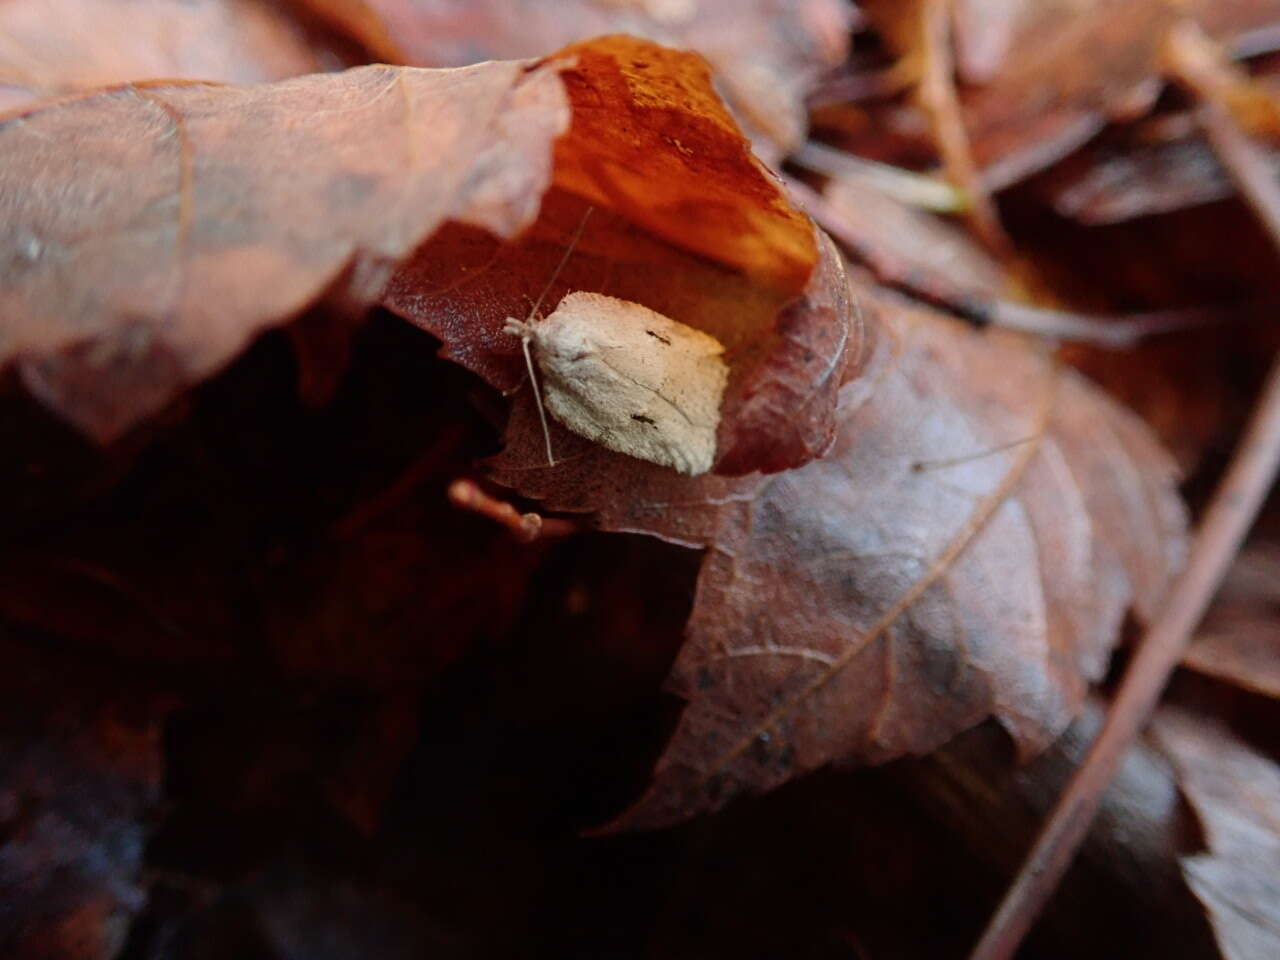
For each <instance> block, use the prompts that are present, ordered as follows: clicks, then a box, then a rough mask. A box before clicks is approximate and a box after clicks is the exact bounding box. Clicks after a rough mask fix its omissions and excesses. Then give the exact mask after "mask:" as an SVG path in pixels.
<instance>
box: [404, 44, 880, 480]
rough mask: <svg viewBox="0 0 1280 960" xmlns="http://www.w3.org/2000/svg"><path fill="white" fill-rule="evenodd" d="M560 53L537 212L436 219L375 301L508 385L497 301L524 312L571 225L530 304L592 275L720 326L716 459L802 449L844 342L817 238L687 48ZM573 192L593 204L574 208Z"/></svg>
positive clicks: (821, 440)
mask: <svg viewBox="0 0 1280 960" xmlns="http://www.w3.org/2000/svg"><path fill="white" fill-rule="evenodd" d="M566 55H572V56H574V57H575V58H576V61H577V62H576V64H575V65H574V66H573V67H571V68H568V69H567V70H566V71H565V72H564V74H563V76H564V79H565V85H566V88H567V90H568V93H569V99H570V103H571V106H572V111H573V123H572V126H571V128H570V130H569V132H568V134H567V135H566V136H565V137H563V138H562V139H561V140H560V141H559V142H558V143H557V146H556V165H555V169H554V184H555V187H556V188H557V189H555V190H553V191H552V192H551V193H549V194H548V197H547V201H546V203H545V204H544V207H543V214H542V217H541V218H540V220H539V221H538V223H537V224H536V225H535V226H534V228H533V229H532V230H530V231H529V232H528V233H527V234H525V235H524V236H523V237H521V238H520V239H519V241H518V242H516V243H501V242H499V241H497V240H495V239H494V238H492V237H490V236H488V235H485V234H483V233H481V232H480V231H475V230H461V229H458V230H452V229H450V230H445V231H442V232H441V233H440V234H439V235H438V236H437V237H435V238H434V239H433V240H432V242H430V243H429V244H427V245H426V246H425V247H423V248H422V249H421V250H420V251H419V252H418V254H417V255H416V256H415V257H414V259H413V261H412V262H411V263H409V264H408V265H406V267H405V268H404V269H402V270H401V271H400V272H399V273H398V274H397V275H396V277H395V278H394V279H393V280H392V283H391V284H390V286H389V288H388V292H387V297H386V300H385V303H386V305H387V306H388V307H390V308H391V309H392V310H394V311H396V312H397V313H399V314H401V315H402V316H405V317H407V318H409V319H410V320H412V321H414V322H415V323H417V324H419V325H420V326H422V327H424V328H425V329H427V330H429V331H430V332H432V333H433V334H435V335H436V336H438V337H440V339H441V340H443V341H444V344H445V356H447V357H449V358H450V359H453V360H455V361H456V362H458V363H461V364H462V365H463V366H465V367H467V368H468V369H470V370H473V371H474V372H476V373H478V374H479V375H480V376H482V377H484V378H485V379H486V380H487V381H488V382H489V383H490V384H492V385H493V386H495V387H497V388H498V389H500V390H503V391H506V392H509V391H512V390H514V389H516V388H517V387H518V386H519V385H520V384H521V383H522V382H524V380H525V377H526V373H525V367H524V360H523V357H522V356H521V353H520V342H519V339H518V338H517V337H514V336H512V335H511V334H510V333H508V332H506V331H505V329H504V328H505V322H506V318H507V317H513V316H514V317H522V316H525V315H526V314H527V313H528V311H529V308H530V305H531V303H532V301H533V300H534V298H535V297H536V296H537V295H538V293H539V292H541V291H542V290H543V289H544V288H545V287H546V284H547V283H548V281H550V280H551V279H553V277H555V276H556V269H557V265H558V263H559V262H560V261H561V260H562V259H564V257H565V254H566V245H567V244H568V243H569V242H570V238H572V237H573V236H574V235H575V234H576V233H577V228H578V227H579V225H581V226H582V230H581V235H580V239H579V240H578V242H577V244H576V246H575V247H574V248H573V249H572V251H570V252H569V254H568V258H567V260H564V263H565V269H564V271H563V272H562V273H560V274H559V275H558V278H556V279H557V282H556V284H555V286H554V287H553V288H552V289H551V290H549V291H548V293H549V296H548V297H547V298H546V299H545V301H544V304H545V305H546V306H547V307H552V306H554V304H556V303H557V302H558V301H559V299H560V297H562V296H563V295H564V294H565V293H566V292H568V291H572V290H588V291H595V292H601V293H606V294H609V295H611V296H615V297H619V298H621V299H625V300H633V301H637V302H640V303H642V304H644V305H645V306H647V307H650V308H651V309H654V310H657V311H658V312H660V313H663V314H665V315H667V316H669V317H672V318H674V319H676V320H679V321H681V322H683V323H686V324H688V325H690V326H693V327H696V328H699V329H701V330H704V331H706V332H708V333H710V334H712V335H713V336H715V337H716V338H717V339H718V340H720V342H721V343H722V344H724V346H725V348H726V351H727V354H726V357H727V359H728V361H729V365H730V369H731V374H730V381H729V386H728V391H727V393H726V396H725V399H724V402H723V404H722V407H721V414H722V416H721V425H720V430H719V438H718V439H719V442H718V465H717V468H716V469H717V470H718V471H719V472H724V473H746V472H750V471H752V470H779V469H785V468H787V467H790V466H795V465H798V464H800V463H804V462H806V461H808V460H810V459H812V458H813V457H815V456H817V455H819V454H820V453H821V452H822V451H823V450H825V449H826V448H827V446H829V444H830V442H831V439H832V437H833V435H834V409H835V394H836V390H837V389H838V387H839V376H840V371H841V369H842V368H843V367H844V356H845V353H846V351H847V350H849V349H854V350H857V349H858V348H859V344H858V334H857V333H856V332H855V333H854V334H851V333H850V330H849V326H850V323H851V319H852V318H851V314H852V309H851V306H850V304H849V302H848V298H847V294H846V292H845V284H844V281H843V279H842V268H841V266H840V260H839V257H838V254H837V253H836V251H835V249H834V247H832V246H831V244H830V243H829V242H828V241H826V240H822V241H821V242H820V241H819V239H818V235H817V234H816V232H815V230H814V228H813V225H812V224H811V223H810V222H809V220H808V219H807V218H806V217H804V216H803V215H802V214H800V213H799V212H798V211H796V210H795V209H794V208H793V207H792V206H791V205H790V203H789V202H788V200H787V197H786V194H785V193H784V191H783V190H782V187H781V185H780V184H779V182H778V181H777V179H776V178H775V177H774V176H773V175H772V174H771V173H770V172H769V171H768V170H767V169H766V168H765V167H764V166H763V165H762V164H760V162H759V161H758V160H756V159H755V157H753V156H752V154H751V153H750V149H749V145H748V144H747V142H746V140H745V139H743V137H742V134H741V133H740V132H739V130H738V128H737V126H736V124H735V123H734V122H733V120H732V118H731V117H730V116H729V114H728V113H727V111H726V110H725V109H724V107H723V106H722V105H721V103H720V102H719V100H718V99H717V98H716V97H715V95H714V93H713V91H712V88H711V85H710V77H709V74H708V72H707V69H706V66H705V64H704V63H703V61H702V60H701V59H700V58H698V57H696V56H693V55H690V54H686V53H679V52H676V51H670V50H665V49H663V48H660V47H655V46H653V45H651V44H648V43H645V42H643V41H638V40H634V39H630V38H625V37H610V38H604V39H601V40H598V41H593V42H592V43H591V44H589V45H584V46H580V47H575V48H570V50H569V51H567V52H566ZM583 200H586V201H587V204H589V205H590V206H591V207H592V208H593V211H594V212H593V213H592V214H591V216H590V217H589V218H588V219H586V220H585V221H584V219H583V218H584V210H585V209H586V206H584V203H583ZM533 429H534V430H535V431H537V432H538V433H539V436H540V431H541V428H540V427H537V426H534V427H533ZM557 433H563V431H559V430H557ZM557 443H558V444H559V443H563V444H564V445H565V446H566V447H567V448H574V444H573V441H566V440H563V439H558V440H557ZM543 460H544V461H545V454H543Z"/></svg>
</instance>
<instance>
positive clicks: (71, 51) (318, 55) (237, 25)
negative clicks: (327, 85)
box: [0, 0, 343, 110]
mask: <svg viewBox="0 0 1280 960" xmlns="http://www.w3.org/2000/svg"><path fill="white" fill-rule="evenodd" d="M0 37H3V38H4V42H3V43H2V44H0V110H3V109H6V108H9V107H16V106H19V105H20V104H22V103H25V102H27V101H30V100H35V99H39V98H41V97H48V96H54V95H58V94H67V93H72V92H75V91H79V90H87V89H91V88H93V87H101V86H106V85H108V84H112V83H126V82H131V81H139V80H150V79H153V78H156V77H163V78H166V79H178V78H190V79H193V80H219V81H223V82H225V83H263V82H266V81H271V80H281V79H284V78H285V77H291V76H297V75H299V74H304V73H316V72H319V71H321V70H325V69H332V68H333V67H336V66H341V65H343V63H342V59H341V57H340V56H339V55H338V54H337V53H335V52H334V51H333V50H332V49H331V48H330V46H329V45H327V44H325V43H323V42H322V39H321V38H319V37H317V36H315V35H314V32H313V31H309V30H306V29H304V28H303V27H302V26H301V25H300V24H298V23H297V22H296V21H295V20H294V19H292V18H290V17H289V16H288V15H287V14H286V13H285V12H283V11H282V10H280V9H279V7H278V5H276V4H273V3H271V2H270V0H141V2H139V0H5V2H4V3H0Z"/></svg>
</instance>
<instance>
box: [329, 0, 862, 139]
mask: <svg viewBox="0 0 1280 960" xmlns="http://www.w3.org/2000/svg"><path fill="white" fill-rule="evenodd" d="M304 2H306V3H308V4H310V6H311V7H312V8H314V9H315V10H316V11H317V12H319V13H321V14H323V15H325V16H327V17H329V18H330V19H331V20H333V21H334V22H335V23H337V24H339V25H341V26H342V27H343V28H344V29H346V30H347V31H349V32H350V33H351V35H352V36H354V37H356V38H357V39H359V40H360V41H361V42H362V43H364V44H365V45H366V46H367V47H368V48H369V49H370V50H372V51H374V52H375V53H376V54H378V55H379V56H381V57H384V58H387V59H391V60H394V61H395V62H399V63H409V64H413V65H416V66H430V67H435V66H450V67H452V66H462V65H464V64H468V63H475V62H476V61H477V60H484V59H489V58H493V59H517V58H520V57H534V56H541V55H544V54H546V53H549V52H550V51H552V50H557V49H559V48H560V47H563V46H565V45H567V44H570V43H573V42H575V41H578V40H584V39H586V38H588V37H594V36H600V35H603V34H610V33H628V34H632V35H634V36H640V37H648V38H649V39H652V40H655V41H657V42H659V43H663V44H667V45H670V46H675V47H684V48H688V49H692V50H696V51H698V52H699V53H701V54H702V55H703V56H705V57H706V58H707V60H708V61H709V62H710V63H711V65H712V67H713V68H714V69H715V71H716V75H717V79H718V81H719V83H720V85H721V87H722V89H723V90H724V92H725V96H726V97H727V98H728V100H729V102H730V104H731V105H732V106H733V109H734V112H735V113H736V114H737V116H738V117H739V119H740V120H741V121H742V123H743V126H744V127H746V128H747V130H748V131H749V132H750V133H751V135H752V139H753V140H754V141H755V142H756V146H757V147H758V148H759V149H760V150H761V153H762V155H763V156H765V157H766V158H768V159H777V158H778V157H779V156H780V155H781V154H785V153H786V152H787V151H788V150H790V149H791V148H793V147H795V146H797V145H798V144H799V143H800V141H801V140H802V139H803V138H804V131H805V111H804V98H805V96H806V94H808V92H809V91H810V90H811V89H812V88H813V86H814V84H815V82H816V81H817V80H818V78H819V77H820V76H821V75H822V74H823V73H824V72H825V71H826V70H829V69H831V68H833V67H835V66H837V65H839V64H840V63H841V62H842V61H843V60H844V57H845V53H846V49H847V44H848V31H849V26H850V22H851V18H850V9H849V7H848V5H847V4H845V3H843V2H840V0H789V2H786V3H777V2H775V0H749V2H743V0H696V2H695V0H561V2H557V3H545V2H540V0H520V2H514V0H482V2H477V0H444V2H440V0H431V2H428V0H304Z"/></svg>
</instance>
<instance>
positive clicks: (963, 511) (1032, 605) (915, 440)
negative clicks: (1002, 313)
mask: <svg viewBox="0 0 1280 960" xmlns="http://www.w3.org/2000/svg"><path fill="white" fill-rule="evenodd" d="M859 293H860V297H859V299H860V300H861V305H862V308H863V310H864V312H871V311H873V313H872V319H871V321H869V322H870V323H874V322H876V321H878V322H879V324H880V328H879V331H878V333H877V337H878V339H877V340H875V341H874V342H875V344H876V347H875V349H874V353H873V354H872V355H871V356H870V357H862V358H860V360H861V362H862V363H863V366H862V368H861V369H860V370H859V371H858V373H859V374H860V375H857V376H854V377H853V378H852V379H850V380H849V382H848V383H847V384H846V386H845V387H844V389H843V391H842V394H841V410H840V417H841V420H840V432H839V435H838V437H837V440H836V445H835V447H834V448H833V449H832V451H831V452H830V453H829V454H827V455H826V456H825V457H824V458H823V459H821V460H818V461H815V462H813V463H811V464H809V465H807V466H806V467H804V468H802V469H799V470H794V471H790V472H787V473H784V474H781V475H779V476H776V477H760V476H752V477H746V478H743V479H741V480H737V481H731V480H725V479H721V478H702V479H695V480H686V481H680V480H675V479H672V478H670V477H667V476H665V475H662V474H660V473H659V472H657V470H656V468H655V469H654V470H640V471H637V470H627V471H626V472H625V473H623V472H622V471H621V470H619V468H618V465H617V463H616V462H610V461H609V459H608V458H607V457H605V456H602V455H600V454H598V453H597V452H596V451H594V450H582V449H578V450H573V451H570V452H569V453H567V454H566V455H567V456H568V457H569V458H571V459H570V460H569V461H568V462H567V463H565V464H562V465H561V466H560V467H559V468H557V470H556V471H548V470H546V469H539V468H538V467H537V466H535V464H536V459H535V454H534V453H533V450H532V449H531V447H530V446H529V445H528V441H527V440H524V439H522V437H523V436H524V434H523V433H522V429H521V424H520V422H519V421H520V418H528V417H529V416H531V414H530V413H528V412H525V411H522V408H521V407H519V406H518V407H517V410H516V413H515V415H514V416H515V422H513V424H512V426H511V427H510V428H509V434H508V435H509V437H510V438H511V439H512V440H513V442H514V443H515V444H517V446H513V448H512V449H510V450H509V451H507V452H505V453H504V454H503V456H502V458H501V459H500V460H499V461H498V476H499V479H501V480H502V481H503V482H506V483H509V484H512V485H514V486H517V487H518V489H520V490H521V492H523V493H525V494H527V495H531V496H535V497H538V498H540V499H544V500H545V501H546V503H547V505H548V506H550V507H552V508H559V509H573V510H589V511H595V513H596V520H597V522H598V523H600V524H601V525H602V526H603V527H605V528H607V529H614V530H629V531H638V532H645V533H650V534H653V535H656V536H660V537H663V538H665V539H668V540H672V541H674V542H677V543H684V544H688V545H693V546H707V547H708V548H709V550H708V553H707V557H706V559H705V561H704V564H703V568H702V572H701V575H700V578H699V583H698V593H697V602H696V605H695V608H694V611H693V614H692V616H691V619H690V623H689V627H688V636H689V639H688V642H687V643H686V645H685V647H684V649H683V650H682V652H681V654H680V656H679V658H678V660H677V662H676V666H675V668H674V672H673V675H672V680H671V684H672V686H673V688H674V689H675V691H676V692H678V693H679V694H681V695H682V696H684V697H685V698H686V699H688V700H689V701H690V703H689V706H688V707H687V708H686V709H685V713H684V716H683V718H682V720H681V723H680V726H679V728H678V729H677V731H676V734H675V736H674V738H673V741H672V743H671V745H670V746H669V747H668V749H667V752H666V754H665V755H664V756H663V759H662V760H661V761H660V762H659V765H658V769H657V772H656V775H655V776H656V781H655V785H654V787H653V788H652V790H651V791H650V793H649V794H648V796H647V797H646V798H645V799H644V800H642V801H641V802H640V804H639V805H638V807H636V808H635V809H633V810H632V811H631V812H630V813H629V814H628V815H626V816H625V817H624V819H623V821H622V824H623V825H625V826H628V827H634V826H656V825H661V824H665V823H670V822H673V821H676V820H680V819H684V818H686V817H689V816H692V815H693V814H695V813H698V812H702V811H706V810H711V809H715V808H717V807H719V806H720V805H722V804H723V803H725V802H726V801H727V800H728V799H730V798H731V797H732V796H734V795H736V794H738V793H741V792H744V791H753V792H754V791H761V790H767V789H770V788H772V787H775V786H777V785H779V784H781V783H783V782H785V781H786V780H788V779H790V778H792V777H794V776H796V775H798V774H800V773H803V772H806V771H809V770H813V769H816V768H818V767H821V766H823V765H825V764H827V763H830V762H832V761H842V762H852V763H867V762H881V761H884V760H888V759H891V758H893V757H895V756H900V755H902V754H908V753H924V752H927V751H929V750H931V749H933V748H934V747H936V746H938V745H939V744H941V743H943V742H945V741H946V740H947V739H948V738H950V737H951V736H953V735H954V734H956V733H957V732H959V731H961V730H964V729H966V728H968V727H970V726H973V725H974V724H976V723H978V722H980V721H981V720H983V719H984V718H986V717H987V716H989V715H994V716H996V717H997V718H998V719H999V720H1000V721H1001V723H1002V724H1003V725H1004V726H1005V727H1006V728H1007V729H1008V730H1009V731H1010V732H1011V733H1012V734H1013V736H1014V738H1015V740H1016V741H1017V742H1018V745H1019V748H1020V751H1021V753H1022V754H1023V755H1024V756H1027V755H1030V754H1032V753H1034V752H1035V751H1037V750H1038V749H1040V748H1042V747H1043V746H1044V745H1046V744H1047V743H1048V742H1050V741H1051V740H1052V739H1053V737H1054V736H1055V735H1057V734H1058V733H1059V732H1060V731H1061V730H1062V729H1063V727H1064V726H1065V725H1066V724H1067V723H1068V722H1069V721H1070V719H1071V717H1072V716H1073V715H1074V712H1075V710H1076V708H1077V707H1078V705H1079V703H1080V699H1081V697H1082V695H1083V692H1084V689H1085V685H1086V681H1087V680H1089V679H1096V678H1097V677H1098V676H1099V675H1100V674H1101V671H1102V670H1103V668H1104V666H1105V664H1106V660H1107V655H1108V653H1109V651H1110V649H1111V646H1112V644H1113V643H1114V642H1115V640H1116V637H1117V634H1118V631H1119V627H1120V624H1121V621H1122V618H1123V616H1124V613H1125V610H1126V609H1127V608H1129V607H1132V608H1133V609H1134V610H1135V611H1136V612H1137V613H1138V615H1139V616H1141V617H1144V618H1145V617H1148V616H1149V615H1150V614H1151V613H1152V612H1153V610H1154V607H1155V605H1156V604H1157V603H1158V602H1159V600H1160V597H1161V596H1162V594H1163V592H1164V589H1165V587H1166V584H1167V582H1168V579H1169V577H1170V575H1171V573H1172V571H1173V570H1175V569H1176V568H1177V566H1178V564H1179V563H1180V560H1181V554H1182V547H1183V537H1184V524H1185V519H1184V516H1183V511H1182V508H1181V506H1180V503H1179V500H1178V498H1177V496H1176V493H1175V489H1174V476H1173V470H1172V467H1171V465H1170V463H1169V461H1168V459H1167V458H1166V457H1165V456H1164V455H1163V454H1162V453H1161V452H1160V451H1159V449H1158V448H1157V447H1156V446H1155V444H1154V443H1153V442H1152V440H1151V438H1150V436H1149V434H1148V433H1147V431H1146V430H1145V428H1143V427H1142V426H1141V425H1140V424H1139V423H1138V422H1137V421H1136V420H1135V419H1134V418H1133V417H1132V416H1131V415H1129V414H1126V413H1124V412H1123V411H1121V410H1120V409H1118V408H1117V407H1115V406H1114V405H1113V404H1111V403H1110V402H1109V401H1107V400H1106V399H1104V398H1103V397H1101V396H1100V395H1099V394H1098V393H1097V392H1096V391H1094V390H1092V389H1090V388H1089V387H1088V386H1087V385H1086V384H1085V383H1084V382H1083V381H1081V380H1079V379H1078V378H1076V377H1075V376H1074V375H1073V374H1070V373H1067V372H1063V371H1060V370H1057V369H1056V368H1055V367H1054V366H1053V365H1052V363H1051V362H1050V361H1049V360H1048V359H1047V358H1045V357H1044V356H1043V355H1041V354H1039V353H1037V352H1036V351H1034V350H1032V349H1030V348H1028V347H1027V346H1026V344H1025V343H1024V342H1023V341H1021V340H1018V339H1014V338H1012V337H1008V336H998V335H985V336H984V335H981V334H978V333H975V332H973V331H971V330H968V329H966V328H964V327H963V326H962V325H959V324H956V323H953V322H951V321H947V320H945V319H942V318H941V317H939V316H938V315H936V314H933V313H931V312H928V311H924V310H920V309H913V308H910V307H908V306H906V305H904V304H903V303H901V302H900V301H898V300H896V299H892V298H889V297H888V296H887V295H883V294H873V293H872V292H871V289H870V288H869V287H868V288H860V290H859ZM574 457H576V459H572V458H574Z"/></svg>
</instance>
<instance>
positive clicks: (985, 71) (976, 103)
mask: <svg viewBox="0 0 1280 960" xmlns="http://www.w3.org/2000/svg"><path fill="white" fill-rule="evenodd" d="M989 6H991V3H990V0H987V2H985V3H983V2H967V3H962V4H960V5H959V6H958V7H957V16H958V20H957V24H956V32H957V38H958V39H957V43H958V48H959V50H960V62H961V64H962V65H963V66H965V69H966V79H968V80H971V81H985V82H982V83H980V85H978V86H974V87H971V88H969V89H968V90H967V91H966V93H965V95H964V97H963V108H964V118H965V125H966V127H967V129H968V132H969V138H970V142H971V143H972V145H973V152H974V158H975V159H976V160H977V162H978V164H979V165H980V166H981V167H982V168H983V171H984V177H983V179H984V182H985V183H986V184H987V186H988V187H990V188H992V189H999V188H1002V187H1006V186H1009V185H1011V184H1013V183H1016V182H1018V181H1020V180H1022V179H1024V178H1026V177H1027V176H1029V175H1030V174H1032V173H1035V172H1036V171H1038V170H1041V169H1044V168H1045V167H1047V166H1049V165H1050V164H1052V163H1054V162H1055V161H1057V160H1059V159H1061V158H1062V157H1064V156H1066V155H1067V154H1068V153H1070V152H1071V151H1072V150H1074V149H1075V148H1076V147H1078V146H1080V145H1081V144H1083V143H1084V142H1085V141H1086V140H1088V139H1089V138H1090V137H1092V136H1093V135H1094V134H1096V133H1097V132H1098V131H1099V130H1101V129H1102V127H1103V126H1104V125H1105V124H1106V123H1107V122H1108V121H1111V120H1124V119H1133V118H1135V117H1137V116H1140V115H1142V114H1143V113H1145V112H1146V111H1147V110H1149V109H1150V108H1151V106H1152V104H1153V103H1154V102H1155V99H1156V97H1157V96H1158V95H1159V92H1160V89H1161V86H1162V84H1161V82H1160V68H1159V62H1158V61H1159V57H1160V50H1161V40H1162V37H1163V35H1164V32H1165V30H1166V29H1167V28H1168V27H1169V26H1170V25H1172V24H1173V23H1174V22H1175V21H1176V20H1177V19H1178V18H1180V17H1183V16H1192V17H1194V18H1195V19H1197V20H1198V21H1199V22H1200V23H1201V24H1202V25H1203V26H1204V28H1205V29H1206V30H1207V31H1208V32H1209V33H1210V34H1211V35H1212V36H1214V37H1215V38H1218V39H1221V40H1224V41H1226V42H1228V43H1229V42H1231V41H1232V40H1234V39H1236V38H1244V37H1247V36H1248V35H1250V34H1251V32H1253V31H1259V30H1260V28H1262V27H1266V26H1270V25H1273V24H1274V23H1275V22H1277V20H1280V4H1276V3H1274V2H1271V0H1267V2H1264V3H1259V2H1253V0H1232V2H1228V3H1223V2H1220V0H1196V2H1195V3H1174V2H1171V0H1085V2H1081V3H1028V2H1016V0H1015V2H1004V3H1000V4H996V5H995V6H996V7H997V9H996V11H995V13H996V16H997V17H998V20H997V21H996V22H994V23H993V22H992V21H991V20H990V19H989V15H990V14H991V13H992V11H991V10H990V9H988V7H989ZM915 7H916V4H915V3H911V4H904V3H885V2H877V0H872V2H870V3H869V4H868V12H869V14H870V15H871V16H872V17H873V18H875V19H876V21H877V23H878V24H880V25H881V26H882V27H883V28H884V29H885V30H886V31H887V33H888V35H889V36H890V37H891V38H894V39H895V40H896V41H897V46H898V48H899V49H900V50H903V51H910V50H914V44H916V43H918V39H917V38H918V34H919V31H918V30H913V29H911V23H912V21H913V19H914V17H915V16H916V13H915ZM993 34H994V35H996V36H992V35H993ZM983 37H992V45H993V48H994V51H995V52H992V51H985V52H983V51H979V52H977V53H975V52H974V48H975V45H976V44H978V43H979V42H980V39H979V38H983ZM999 51H1003V54H1000V52H999ZM974 66H976V67H977V70H976V71H974V70H973V67H974Z"/></svg>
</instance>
